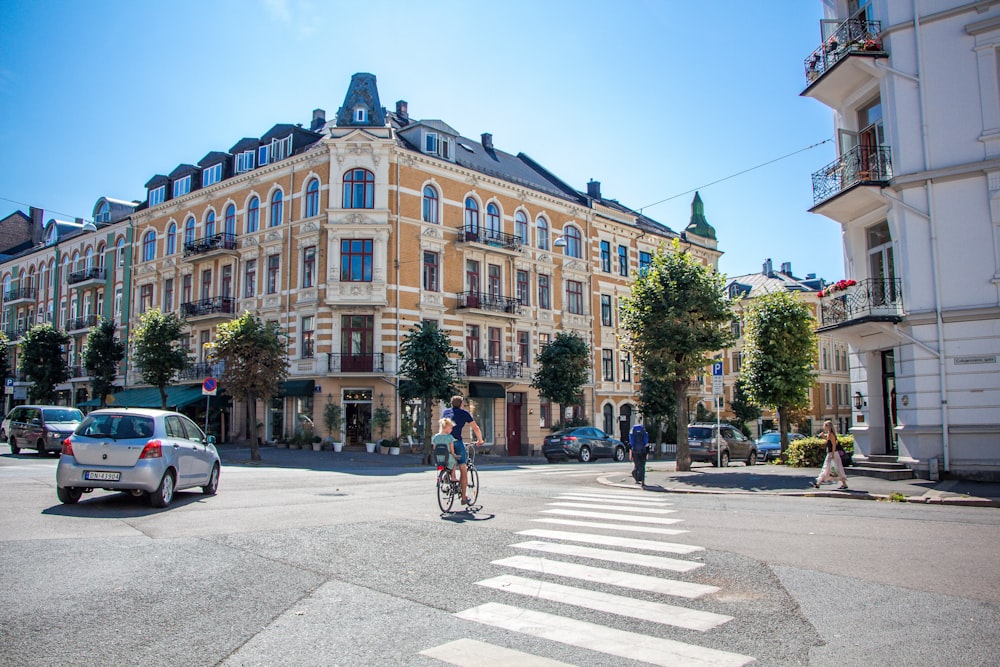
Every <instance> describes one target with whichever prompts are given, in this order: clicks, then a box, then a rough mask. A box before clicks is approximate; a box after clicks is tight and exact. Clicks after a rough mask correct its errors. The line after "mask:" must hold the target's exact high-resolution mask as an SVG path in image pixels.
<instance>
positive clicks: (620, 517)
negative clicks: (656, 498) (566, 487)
mask: <svg viewBox="0 0 1000 667" xmlns="http://www.w3.org/2000/svg"><path fill="white" fill-rule="evenodd" d="M540 513H541V514H558V515H561V516H578V517H585V518H587V519H613V520H615V521H630V522H632V523H658V524H663V525H670V524H675V523H682V522H683V521H684V519H666V518H663V517H658V516H629V515H627V514H608V513H607V512H584V511H583V510H563V509H554V510H542V511H541V512H540Z"/></svg>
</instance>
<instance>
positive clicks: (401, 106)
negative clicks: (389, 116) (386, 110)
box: [396, 100, 410, 120]
mask: <svg viewBox="0 0 1000 667" xmlns="http://www.w3.org/2000/svg"><path fill="white" fill-rule="evenodd" d="M396 115H397V116H399V117H400V118H402V119H403V120H410V111H409V107H408V105H407V104H406V100H399V101H398V102H396Z"/></svg>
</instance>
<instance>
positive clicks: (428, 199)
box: [424, 185, 439, 224]
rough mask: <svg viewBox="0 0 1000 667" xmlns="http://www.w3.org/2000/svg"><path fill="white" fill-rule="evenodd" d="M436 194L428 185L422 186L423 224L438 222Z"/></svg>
mask: <svg viewBox="0 0 1000 667" xmlns="http://www.w3.org/2000/svg"><path fill="white" fill-rule="evenodd" d="M438 203H439V202H438V192H437V190H435V189H434V188H432V187H431V186H429V185H425V186H424V222H433V223H434V224H437V221H438Z"/></svg>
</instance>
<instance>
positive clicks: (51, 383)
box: [19, 324, 70, 403]
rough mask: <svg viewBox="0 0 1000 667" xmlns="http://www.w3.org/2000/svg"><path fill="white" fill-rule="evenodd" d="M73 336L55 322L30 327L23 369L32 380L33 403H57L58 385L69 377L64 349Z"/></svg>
mask: <svg viewBox="0 0 1000 667" xmlns="http://www.w3.org/2000/svg"><path fill="white" fill-rule="evenodd" d="M69 342H70V340H69V336H67V335H66V334H65V333H63V332H62V331H59V330H57V329H55V328H54V327H53V326H52V325H51V324H39V325H37V326H34V327H32V328H31V329H29V330H28V333H26V334H25V335H24V340H23V341H22V343H21V359H20V362H19V368H20V369H21V373H22V374H23V375H24V377H25V378H26V379H27V380H28V382H30V383H31V386H30V387H29V388H28V395H29V398H30V400H31V402H33V403H55V401H56V397H57V394H56V385H57V384H61V383H63V382H65V381H66V380H68V379H69V369H68V368H67V367H66V357H65V356H64V355H63V350H64V349H65V347H66V345H68V344H69Z"/></svg>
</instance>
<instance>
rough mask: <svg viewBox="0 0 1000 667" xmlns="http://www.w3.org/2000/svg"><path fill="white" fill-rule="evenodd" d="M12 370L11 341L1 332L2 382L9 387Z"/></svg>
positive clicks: (0, 363) (0, 379) (0, 367)
mask: <svg viewBox="0 0 1000 667" xmlns="http://www.w3.org/2000/svg"><path fill="white" fill-rule="evenodd" d="M11 375H12V373H11V369H10V340H8V338H7V334H5V333H4V332H3V331H0V382H2V384H3V386H7V378H9V377H11Z"/></svg>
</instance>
